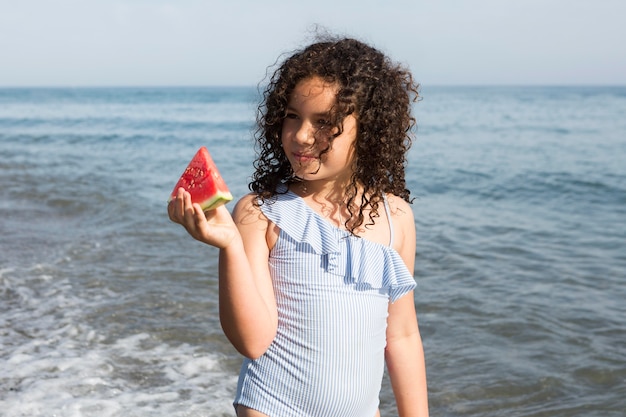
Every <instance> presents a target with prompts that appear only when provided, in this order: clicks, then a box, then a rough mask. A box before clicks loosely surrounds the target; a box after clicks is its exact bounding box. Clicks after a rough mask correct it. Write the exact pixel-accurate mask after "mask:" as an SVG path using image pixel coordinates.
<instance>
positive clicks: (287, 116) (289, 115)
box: [285, 112, 298, 120]
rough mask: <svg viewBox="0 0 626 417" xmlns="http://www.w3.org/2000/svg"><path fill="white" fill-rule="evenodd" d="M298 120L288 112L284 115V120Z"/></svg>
mask: <svg viewBox="0 0 626 417" xmlns="http://www.w3.org/2000/svg"><path fill="white" fill-rule="evenodd" d="M297 118H298V115H297V114H295V113H292V112H288V113H287V114H285V119H292V120H295V119H297Z"/></svg>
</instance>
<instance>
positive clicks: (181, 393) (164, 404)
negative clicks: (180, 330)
mask: <svg viewBox="0 0 626 417" xmlns="http://www.w3.org/2000/svg"><path fill="white" fill-rule="evenodd" d="M33 272H34V273H33ZM52 272H54V271H52ZM51 277H52V279H51ZM0 295H1V296H2V298H1V299H2V301H3V303H4V302H5V301H7V302H8V304H6V305H4V306H2V307H0V323H4V322H6V323H7V325H3V326H2V331H1V332H0V344H1V345H2V349H1V350H0V355H1V356H0V360H2V362H3V363H4V365H3V366H2V367H0V414H1V415H2V416H5V417H21V416H29V417H35V416H56V417H74V416H76V417H89V416H98V417H121V416H124V417H128V416H131V417H132V416H151V417H152V416H157V417H158V416H168V417H170V416H194V417H195V416H198V417H200V416H233V415H234V412H233V407H232V405H231V402H232V396H233V393H234V388H235V385H236V375H233V374H232V370H226V369H224V368H223V366H222V365H221V360H222V359H223V358H222V356H220V355H219V354H215V353H211V352H207V351H206V350H205V349H203V347H202V346H192V345H189V344H180V345H172V344H168V343H164V342H162V341H160V340H158V339H157V338H156V337H154V336H153V335H151V334H149V333H147V332H141V331H140V332H138V333H136V334H133V335H130V336H127V337H121V338H120V339H118V340H115V341H114V342H111V335H110V334H104V332H106V329H104V330H98V329H95V328H93V327H91V326H90V325H89V324H88V323H85V322H84V321H83V320H82V317H83V315H84V311H85V309H86V308H87V305H88V303H94V302H96V303H107V302H109V301H110V300H107V298H108V296H107V295H106V294H105V295H101V297H100V299H96V300H94V299H93V298H91V299H88V300H87V299H84V298H82V297H81V296H80V295H79V294H76V291H74V289H73V288H72V285H71V282H70V281H69V280H67V279H62V278H61V279H60V278H59V277H54V273H52V274H51V273H50V267H49V266H45V265H44V266H42V265H39V266H37V267H36V268H33V269H31V270H30V271H21V272H20V271H15V270H8V269H3V270H1V271H0ZM9 304H10V305H9ZM89 307H92V305H91V304H89Z"/></svg>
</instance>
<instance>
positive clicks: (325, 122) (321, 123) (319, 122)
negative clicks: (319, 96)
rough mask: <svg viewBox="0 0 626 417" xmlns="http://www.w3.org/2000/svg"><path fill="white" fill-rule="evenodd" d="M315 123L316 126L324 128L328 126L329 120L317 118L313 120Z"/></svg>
mask: <svg viewBox="0 0 626 417" xmlns="http://www.w3.org/2000/svg"><path fill="white" fill-rule="evenodd" d="M315 124H317V127H318V128H320V129H325V128H327V127H329V126H330V120H328V119H318V120H316V121H315Z"/></svg>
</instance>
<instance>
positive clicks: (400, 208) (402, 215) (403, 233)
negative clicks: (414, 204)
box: [387, 194, 416, 270]
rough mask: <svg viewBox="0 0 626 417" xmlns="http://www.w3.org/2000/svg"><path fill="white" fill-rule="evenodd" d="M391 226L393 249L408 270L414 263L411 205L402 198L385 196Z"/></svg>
mask: <svg viewBox="0 0 626 417" xmlns="http://www.w3.org/2000/svg"><path fill="white" fill-rule="evenodd" d="M387 201H388V202H389V211H390V213H391V222H392V224H393V230H394V239H393V248H394V249H395V250H396V251H398V253H399V254H400V256H401V257H402V259H403V260H404V262H405V263H406V265H407V267H408V268H409V270H413V266H414V263H415V244H416V242H415V217H414V216H413V209H412V208H411V205H410V204H409V203H408V202H406V201H405V200H404V199H403V198H401V197H398V196H396V195H393V194H387Z"/></svg>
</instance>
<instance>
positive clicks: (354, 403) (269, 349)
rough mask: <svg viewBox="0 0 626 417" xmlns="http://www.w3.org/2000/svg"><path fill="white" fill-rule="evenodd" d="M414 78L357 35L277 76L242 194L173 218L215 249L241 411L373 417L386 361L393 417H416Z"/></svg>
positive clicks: (297, 60) (419, 365) (275, 416)
mask: <svg viewBox="0 0 626 417" xmlns="http://www.w3.org/2000/svg"><path fill="white" fill-rule="evenodd" d="M417 97H418V93H417V85H416V84H415V83H414V82H413V78H412V76H411V74H410V73H409V72H408V71H406V70H405V69H403V68H402V67H400V66H397V65H395V64H393V63H392V62H390V61H389V59H388V58H387V57H385V56H384V55H383V54H382V53H381V52H379V51H378V50H376V49H374V48H372V47H370V46H368V45H365V44H363V43H361V42H359V41H356V40H353V39H340V40H328V41H321V42H318V43H315V44H313V45H310V46H309V47H307V48H305V49H303V50H301V51H298V52H296V53H295V54H294V55H292V56H291V57H289V58H288V59H286V60H285V61H284V62H283V63H282V65H281V66H280V68H278V70H277V71H276V72H275V73H274V75H273V77H272V78H271V80H270V83H269V85H268V87H267V88H266V90H265V93H264V100H263V103H262V104H261V106H259V113H258V122H259V127H258V130H257V134H256V137H257V142H258V143H257V144H258V151H259V153H258V158H257V160H256V161H255V164H254V166H255V173H254V175H253V180H252V182H251V183H250V188H251V190H252V191H253V193H251V194H249V195H247V196H245V197H243V198H242V199H241V200H240V201H239V202H238V203H237V205H236V206H235V208H234V210H233V214H232V217H231V215H230V213H229V212H228V210H227V209H226V208H225V207H223V206H222V207H219V208H218V209H216V210H213V211H210V212H207V213H203V211H202V210H201V208H200V206H199V205H197V204H192V203H191V198H190V195H189V193H187V192H185V191H184V190H183V189H182V188H181V189H180V190H178V194H177V196H176V198H175V199H173V200H172V201H171V202H170V204H169V206H168V212H169V216H170V218H171V219H172V220H173V221H174V222H177V223H180V224H182V225H183V226H184V227H185V229H186V230H187V231H188V233H189V234H190V235H191V236H192V237H194V238H195V239H197V240H199V241H202V242H204V243H207V244H209V245H213V246H216V247H218V248H219V249H220V255H219V262H220V263H219V305H220V320H221V323H222V327H223V330H224V333H225V334H226V336H227V337H228V339H229V340H230V342H231V343H232V344H233V346H234V347H235V348H236V349H237V350H238V351H239V352H240V353H241V354H243V355H244V356H245V359H244V363H243V366H242V368H241V374H240V377H239V383H238V386H237V394H236V398H235V402H234V404H235V408H236V411H237V415H238V416H239V417H245V416H249V417H259V416H270V417H291V416H293V417H303V416H311V417H349V416H350V417H375V416H379V415H380V413H379V411H378V403H379V400H378V397H379V391H380V387H381V381H382V377H383V370H384V363H385V362H386V364H387V367H388V372H389V376H390V380H391V385H392V388H393V392H394V395H395V398H396V403H397V406H398V411H399V415H400V416H401V417H408V416H426V415H428V405H427V394H426V373H425V365H424V353H423V349H422V342H421V338H420V334H419V330H418V325H417V320H416V315H415V307H414V299H413V289H414V287H415V282H414V279H413V274H412V272H413V266H414V259H415V224H414V218H413V214H412V210H411V208H410V206H409V204H408V201H409V191H408V190H407V189H406V188H405V178H404V170H405V165H406V152H407V150H408V147H409V145H410V137H409V131H410V129H411V128H412V127H413V125H414V123H415V121H414V119H413V118H412V116H411V102H412V101H414V100H417Z"/></svg>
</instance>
